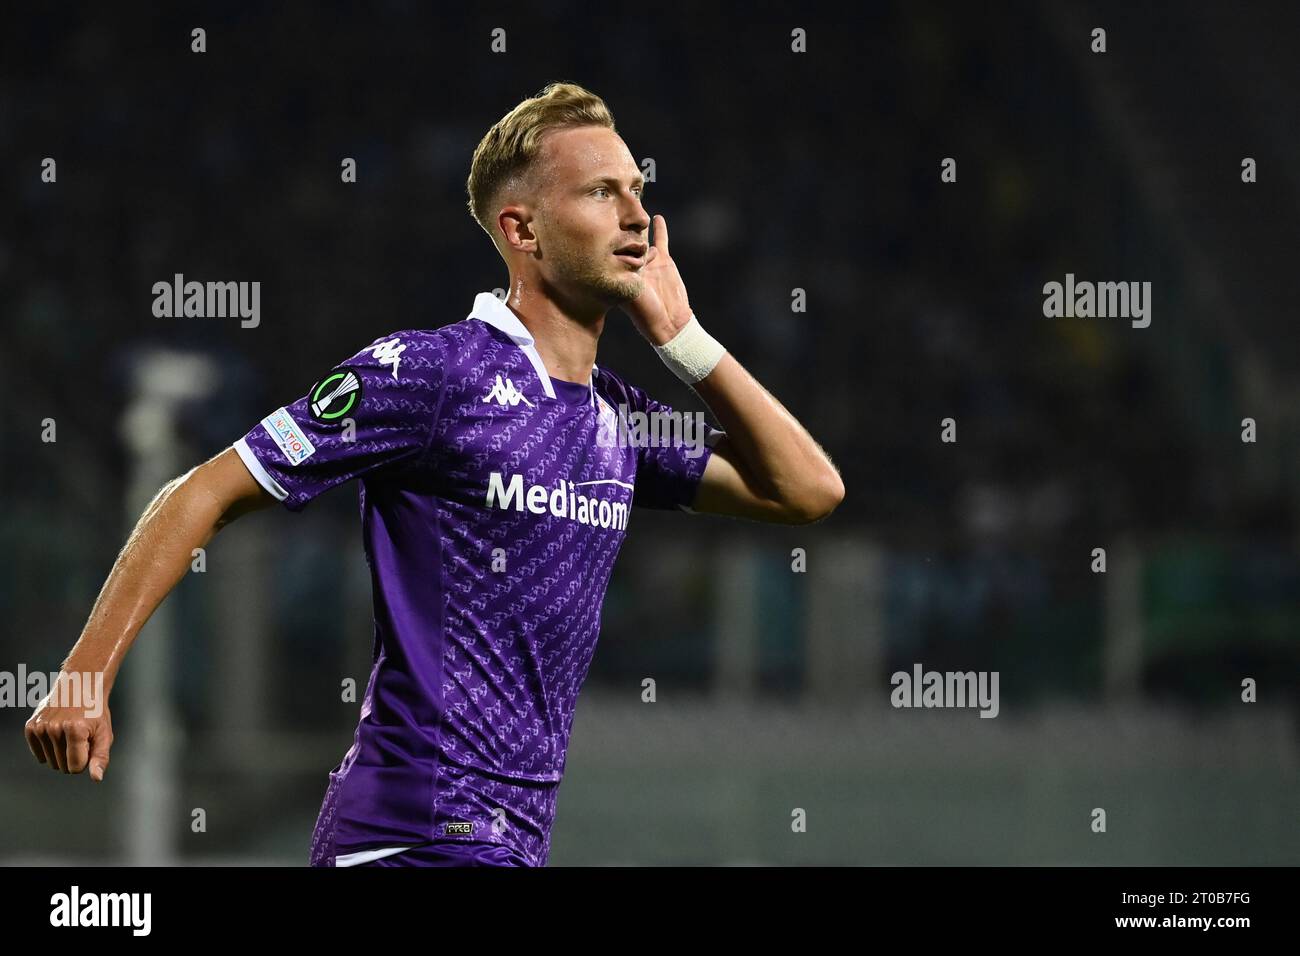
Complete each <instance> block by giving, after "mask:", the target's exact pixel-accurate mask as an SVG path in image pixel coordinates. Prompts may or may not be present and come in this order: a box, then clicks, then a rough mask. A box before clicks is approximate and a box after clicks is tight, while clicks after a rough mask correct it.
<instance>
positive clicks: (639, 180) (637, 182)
mask: <svg viewBox="0 0 1300 956" xmlns="http://www.w3.org/2000/svg"><path fill="white" fill-rule="evenodd" d="M621 182H622V180H621V179H619V178H618V177H617V176H593V177H592V178H591V179H589V180H587V182H586V183H584V184H583V187H582V188H583V189H588V188H590V187H592V186H595V185H596V184H597V183H607V184H609V185H611V186H617V185H619V184H620V183H621ZM632 185H633V186H640V187H641V189H642V191H644V190H645V188H646V181H645V176H644V175H642V174H641V173H637V174H636V179H634V180H633V181H632Z"/></svg>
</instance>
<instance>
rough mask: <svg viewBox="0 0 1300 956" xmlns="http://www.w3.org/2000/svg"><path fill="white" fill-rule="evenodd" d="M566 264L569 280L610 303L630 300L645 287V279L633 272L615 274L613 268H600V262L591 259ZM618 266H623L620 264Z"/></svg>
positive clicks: (615, 303) (616, 303) (614, 303)
mask: <svg viewBox="0 0 1300 956" xmlns="http://www.w3.org/2000/svg"><path fill="white" fill-rule="evenodd" d="M566 266H568V268H566V269H565V270H564V271H565V272H567V273H568V275H567V278H568V280H569V281H570V282H572V283H573V284H574V285H575V286H577V287H578V288H580V289H583V290H586V291H587V292H589V293H590V294H591V295H592V296H593V297H594V298H597V299H599V300H601V301H602V302H608V303H609V304H610V305H621V304H622V303H625V302H631V301H632V300H633V299H635V298H636V297H637V296H639V295H640V294H641V291H642V290H643V289H644V288H645V280H644V279H642V278H641V277H640V276H639V275H637V274H635V273H633V272H627V274H626V275H617V274H615V271H614V270H612V269H610V268H608V267H607V266H606V267H605V268H602V267H601V263H599V262H595V261H593V260H591V259H581V260H579V261H577V262H571V263H566ZM619 268H620V269H621V268H623V266H622V265H621V264H620V266H619Z"/></svg>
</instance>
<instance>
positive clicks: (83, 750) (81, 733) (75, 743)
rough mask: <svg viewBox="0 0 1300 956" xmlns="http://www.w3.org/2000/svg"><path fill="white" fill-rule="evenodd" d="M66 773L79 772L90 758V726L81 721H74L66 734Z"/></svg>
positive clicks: (84, 767)
mask: <svg viewBox="0 0 1300 956" xmlns="http://www.w3.org/2000/svg"><path fill="white" fill-rule="evenodd" d="M66 737H67V741H68V745H67V748H68V749H67V761H68V773H81V771H83V770H85V769H86V762H87V761H88V760H89V759H90V728H89V727H88V726H86V724H85V723H84V722H83V721H79V720H78V721H75V722H73V724H72V725H71V726H70V727H68V731H67V734H66Z"/></svg>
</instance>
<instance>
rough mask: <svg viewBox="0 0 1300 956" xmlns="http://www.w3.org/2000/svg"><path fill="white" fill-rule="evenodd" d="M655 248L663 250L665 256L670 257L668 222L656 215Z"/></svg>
mask: <svg viewBox="0 0 1300 956" xmlns="http://www.w3.org/2000/svg"><path fill="white" fill-rule="evenodd" d="M654 224H655V242H654V244H655V248H656V249H662V250H663V251H664V255H668V220H667V219H665V218H664V217H663V216H661V215H660V214H659V213H655V218H654Z"/></svg>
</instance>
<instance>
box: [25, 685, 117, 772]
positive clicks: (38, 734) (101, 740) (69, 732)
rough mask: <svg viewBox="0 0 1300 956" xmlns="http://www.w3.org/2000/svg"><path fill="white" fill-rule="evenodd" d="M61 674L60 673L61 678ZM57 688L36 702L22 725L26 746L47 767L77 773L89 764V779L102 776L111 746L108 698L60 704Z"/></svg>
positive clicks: (110, 719) (111, 728)
mask: <svg viewBox="0 0 1300 956" xmlns="http://www.w3.org/2000/svg"><path fill="white" fill-rule="evenodd" d="M62 676H63V675H60V678H61V679H62ZM62 699H64V698H61V697H60V695H59V693H58V688H57V687H56V689H55V690H52V691H50V693H49V694H47V695H46V697H45V699H44V700H42V701H41V702H40V703H39V704H37V705H36V710H34V711H33V712H32V716H31V717H29V718H28V720H27V723H26V724H25V725H24V726H23V735H24V736H25V737H26V738H27V746H29V747H31V749H32V753H33V754H35V756H36V759H37V760H38V761H40V762H41V763H43V764H47V765H48V766H49V768H50V769H51V770H62V771H63V772H64V773H81V772H82V771H83V770H85V769H86V767H87V765H89V767H90V777H91V779H92V780H95V781H100V780H103V779H104V773H105V771H107V770H108V751H109V748H111V747H112V746H113V719H112V716H111V715H110V714H109V711H108V701H107V700H105V699H99V700H94V701H90V704H91V706H89V707H81V706H61V705H60V704H59V703H58V702H59V701H60V700H62Z"/></svg>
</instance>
